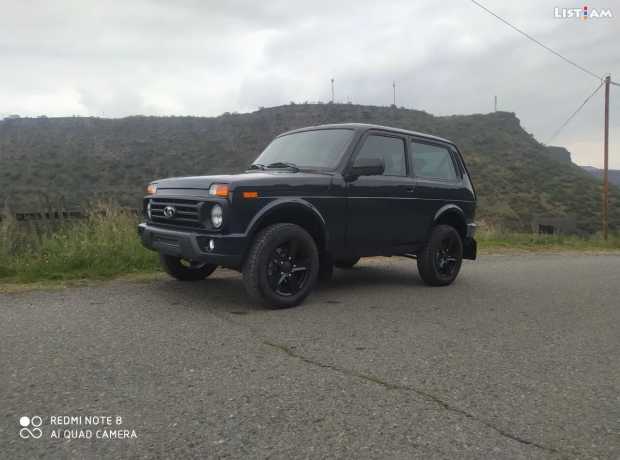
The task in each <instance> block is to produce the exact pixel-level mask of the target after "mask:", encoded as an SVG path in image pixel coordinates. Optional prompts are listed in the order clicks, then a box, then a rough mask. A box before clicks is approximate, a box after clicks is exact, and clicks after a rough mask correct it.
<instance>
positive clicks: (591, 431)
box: [0, 254, 620, 459]
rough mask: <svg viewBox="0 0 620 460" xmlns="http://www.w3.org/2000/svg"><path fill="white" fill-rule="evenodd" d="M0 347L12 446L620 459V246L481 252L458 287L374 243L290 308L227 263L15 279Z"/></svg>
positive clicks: (5, 422) (4, 308)
mask: <svg viewBox="0 0 620 460" xmlns="http://www.w3.org/2000/svg"><path fill="white" fill-rule="evenodd" d="M0 359H1V361H0V364H1V366H2V367H1V369H2V371H1V374H0V409H1V411H2V412H1V418H0V430H1V431H0V452H2V453H1V454H0V456H1V457H2V458H11V459H12V458H33V457H39V456H40V457H53V458H62V457H80V458H122V457H144V458H152V457H159V458H188V457H201V458H205V457H209V458H226V457H228V458H241V457H258V458H266V457H269V458H282V459H291V458H334V457H338V458H414V457H419V458H455V457H459V458H511V459H512V458H528V459H530V458H595V457H598V458H613V459H617V458H620V255H600V256H595V255H568V254H565V255H521V256H486V257H483V259H482V260H480V261H478V262H474V263H471V262H470V263H466V264H465V265H464V267H463V271H462V273H461V276H460V278H459V279H458V280H457V282H456V283H455V284H454V285H453V286H451V287H447V288H429V287H426V286H424V285H422V284H421V281H420V279H419V278H418V276H417V271H416V269H415V263H414V261H411V260H407V259H396V258H394V259H375V260H368V261H362V262H361V264H360V265H359V266H358V267H357V268H355V269H353V270H349V271H342V270H337V271H336V273H335V279H334V281H333V282H332V283H330V284H327V285H323V286H321V287H320V288H319V289H318V290H317V292H315V293H314V294H313V295H312V296H311V297H310V298H309V299H308V300H307V301H306V302H305V303H304V304H303V305H302V306H301V307H298V308H294V309H289V310H280V311H268V310H263V309H260V308H258V307H255V306H252V305H249V304H248V303H247V299H246V297H245V294H244V291H243V286H242V284H241V280H240V277H239V275H238V274H236V273H233V272H228V271H220V272H216V274H214V276H213V277H212V278H210V279H209V280H207V281H205V282H200V283H194V284H187V283H179V282H176V281H172V280H168V279H164V278H162V279H157V280H152V281H148V282H126V281H125V282H121V281H116V282H109V283H103V284H98V285H95V286H90V287H80V288H71V289H64V290H52V291H32V292H23V293H17V294H4V295H0ZM24 415H26V416H29V417H33V416H40V417H41V422H42V423H41V426H40V428H39V429H40V430H41V438H39V439H33V438H29V439H21V438H20V436H19V432H20V428H21V426H20V425H19V420H20V417H21V416H24ZM62 416H73V417H78V416H82V417H83V418H82V420H81V421H80V422H79V423H78V422H77V420H73V421H71V420H68V421H67V424H64V421H63V419H62V418H61V417H62ZM86 416H100V417H102V418H101V419H100V420H99V422H98V424H95V423H94V419H91V420H89V421H88V422H89V423H85V421H84V418H85V417H86ZM107 416H112V417H114V421H113V422H112V424H111V425H108V424H107V422H108V421H109V420H108V419H106V418H103V417H107ZM116 416H120V417H122V419H121V423H120V424H119V425H116V418H115V417H116ZM52 417H56V419H52ZM35 420H37V419H33V421H32V423H35ZM37 422H38V420H37ZM74 422H75V423H74ZM32 423H31V424H30V425H29V426H28V428H29V429H30V430H31V431H32V432H33V433H34V434H37V432H36V431H33V428H35V427H33V426H32ZM102 423H103V424H102ZM80 430H82V435H83V436H87V430H91V435H92V437H91V439H64V438H63V437H64V436H70V437H71V436H79V435H80ZM122 430H127V432H128V433H129V435H130V436H131V433H132V431H131V430H134V432H135V435H136V438H130V439H105V438H104V439H101V438H99V439H96V436H97V433H99V435H100V436H104V434H103V433H104V432H107V433H108V436H111V437H113V436H119V435H118V432H122ZM53 432H55V433H57V434H59V439H52V438H51V436H52V434H53ZM67 432H68V433H69V434H67ZM113 432H116V433H117V434H116V435H114V434H112V433H113ZM24 434H25V435H28V436H29V433H27V432H25V433H24Z"/></svg>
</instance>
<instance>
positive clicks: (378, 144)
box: [357, 134, 407, 176]
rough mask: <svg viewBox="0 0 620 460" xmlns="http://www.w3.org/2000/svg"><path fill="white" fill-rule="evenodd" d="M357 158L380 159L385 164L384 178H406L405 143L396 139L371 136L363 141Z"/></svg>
mask: <svg viewBox="0 0 620 460" xmlns="http://www.w3.org/2000/svg"><path fill="white" fill-rule="evenodd" d="M357 158H380V159H382V160H383V161H384V163H385V171H384V172H383V175H384V176H406V175H407V167H406V166H405V141H404V140H403V139H400V138H398V137H387V136H378V135H374V134H371V135H370V136H368V137H367V138H366V140H365V141H364V145H363V146H362V148H361V149H360V152H359V154H358V155H357Z"/></svg>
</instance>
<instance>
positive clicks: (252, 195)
mask: <svg viewBox="0 0 620 460" xmlns="http://www.w3.org/2000/svg"><path fill="white" fill-rule="evenodd" d="M243 198H258V192H243Z"/></svg>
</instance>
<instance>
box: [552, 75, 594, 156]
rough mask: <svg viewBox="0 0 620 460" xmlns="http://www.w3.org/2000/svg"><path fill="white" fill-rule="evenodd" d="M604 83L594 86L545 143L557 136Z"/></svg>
mask: <svg viewBox="0 0 620 460" xmlns="http://www.w3.org/2000/svg"><path fill="white" fill-rule="evenodd" d="M604 84H605V82H604V81H602V82H601V84H600V85H598V86H597V87H596V89H595V90H594V91H593V92H592V94H590V95H589V96H588V97H586V100H585V101H583V102H582V103H581V105H580V106H579V107H577V110H575V111H574V112H573V113H572V114H571V116H570V117H568V119H567V120H566V121H565V122H564V123H563V124H562V126H560V127H559V128H558V129H557V130H556V132H555V133H553V136H551V137H550V138H549V141H548V142H547V144H549V143H550V142H551V141H552V140H553V139H555V138H556V136H557V135H558V134H560V132H561V131H562V130H563V129H564V127H565V126H566V125H567V124H569V123H570V121H571V120H572V119H573V118H575V115H577V114H578V113H579V111H580V110H581V109H583V107H584V106H585V105H586V104H587V103H588V101H589V100H590V99H592V97H593V96H594V95H595V94H596V93H597V92H598V90H599V89H601V87H602V86H603V85H604Z"/></svg>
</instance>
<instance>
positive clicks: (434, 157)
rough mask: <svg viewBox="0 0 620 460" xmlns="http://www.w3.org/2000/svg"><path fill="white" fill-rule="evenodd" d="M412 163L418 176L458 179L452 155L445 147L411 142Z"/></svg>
mask: <svg viewBox="0 0 620 460" xmlns="http://www.w3.org/2000/svg"><path fill="white" fill-rule="evenodd" d="M411 160H412V161H411V164H413V173H414V174H415V175H416V176H417V177H424V178H428V179H440V180H451V181H454V180H456V170H455V169H454V163H453V162H452V155H450V152H449V151H448V149H446V148H445V147H440V146H437V145H431V144H423V143H421V142H412V143H411Z"/></svg>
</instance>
